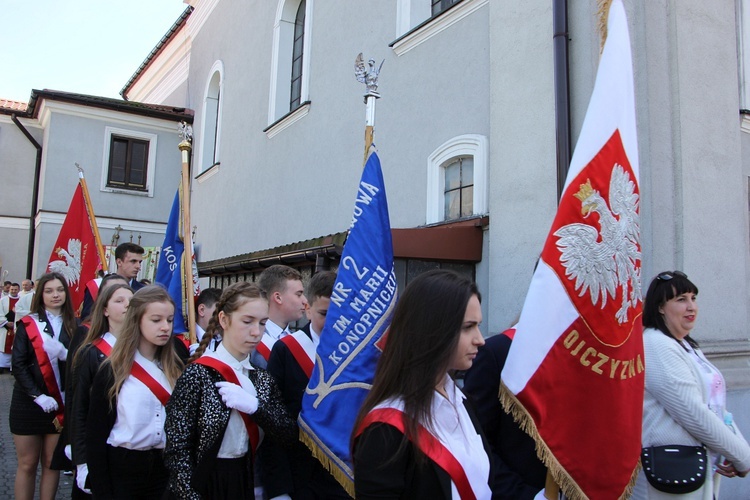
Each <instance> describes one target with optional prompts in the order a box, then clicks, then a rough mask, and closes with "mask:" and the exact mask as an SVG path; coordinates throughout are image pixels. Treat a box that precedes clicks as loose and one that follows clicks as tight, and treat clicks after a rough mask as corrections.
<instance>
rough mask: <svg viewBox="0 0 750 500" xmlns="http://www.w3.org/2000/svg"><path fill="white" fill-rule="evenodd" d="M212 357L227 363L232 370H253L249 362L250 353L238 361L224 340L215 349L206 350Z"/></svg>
mask: <svg viewBox="0 0 750 500" xmlns="http://www.w3.org/2000/svg"><path fill="white" fill-rule="evenodd" d="M205 354H208V355H209V356H210V357H212V358H216V359H218V360H219V361H222V362H223V363H226V364H228V365H229V366H230V367H231V368H232V369H233V370H236V371H241V370H242V369H243V368H244V369H245V370H247V371H250V370H254V369H255V368H254V367H253V365H251V364H250V355H249V354H248V355H247V356H246V357H245V359H243V360H242V361H238V360H237V358H235V357H234V356H232V355H231V354H230V353H229V351H227V348H226V347H225V346H224V342H222V343H220V344H219V346H218V347H217V348H216V350H215V351H206V353H205Z"/></svg>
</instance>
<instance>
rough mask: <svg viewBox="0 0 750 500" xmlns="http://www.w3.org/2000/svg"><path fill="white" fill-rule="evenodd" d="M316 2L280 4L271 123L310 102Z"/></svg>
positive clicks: (295, 0) (275, 32)
mask: <svg viewBox="0 0 750 500" xmlns="http://www.w3.org/2000/svg"><path fill="white" fill-rule="evenodd" d="M312 11H313V0H279V5H278V8H277V10H276V23H275V25H274V29H273V54H272V63H271V86H270V95H269V104H268V122H269V124H271V123H274V122H276V121H277V120H279V119H280V118H282V117H284V116H286V115H288V114H290V113H291V112H293V111H294V110H296V109H298V108H299V107H301V106H302V104H304V103H305V102H307V101H308V100H309V90H308V88H309V81H310V78H309V75H310V39H311V26H312Z"/></svg>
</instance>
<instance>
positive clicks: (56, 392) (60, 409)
mask: <svg viewBox="0 0 750 500" xmlns="http://www.w3.org/2000/svg"><path fill="white" fill-rule="evenodd" d="M21 321H22V322H23V324H24V326H25V327H26V335H28V337H29V342H31V347H33V348H34V354H35V355H36V360H37V362H38V363H39V370H40V371H41V372H42V378H43V379H44V385H45V386H46V387H47V393H48V394H49V395H50V396H52V397H53V398H54V399H55V401H57V411H56V412H55V418H54V420H53V421H52V423H53V424H54V425H55V429H57V431H58V432H60V431H61V430H62V427H63V424H64V423H65V422H64V420H65V419H64V415H65V406H64V405H63V398H62V394H61V392H60V386H59V385H58V384H57V379H56V378H55V371H54V369H53V368H52V363H51V362H50V359H49V356H48V355H47V352H46V351H45V350H44V339H43V338H42V335H43V334H42V330H41V329H40V328H39V323H38V322H37V321H36V320H35V319H34V318H33V317H31V316H24V317H23V318H22V319H21Z"/></svg>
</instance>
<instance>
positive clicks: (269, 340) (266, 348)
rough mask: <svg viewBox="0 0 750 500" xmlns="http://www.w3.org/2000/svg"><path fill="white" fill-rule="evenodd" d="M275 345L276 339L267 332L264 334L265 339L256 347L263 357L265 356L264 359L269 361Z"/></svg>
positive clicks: (262, 338)
mask: <svg viewBox="0 0 750 500" xmlns="http://www.w3.org/2000/svg"><path fill="white" fill-rule="evenodd" d="M275 343H276V339H275V338H273V337H271V336H270V335H269V334H268V333H267V332H263V337H261V339H260V342H258V345H257V346H256V347H255V350H256V351H258V352H259V353H260V355H261V356H263V359H265V360H266V361H268V358H270V357H271V349H273V345H274V344H275Z"/></svg>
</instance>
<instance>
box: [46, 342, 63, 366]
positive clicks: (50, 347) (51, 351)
mask: <svg viewBox="0 0 750 500" xmlns="http://www.w3.org/2000/svg"><path fill="white" fill-rule="evenodd" d="M44 351H45V352H46V353H47V356H49V358H50V359H59V360H60V361H65V358H67V357H68V350H67V349H66V348H65V346H64V345H63V343H62V342H60V341H59V340H55V339H49V340H46V341H45V342H44Z"/></svg>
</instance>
